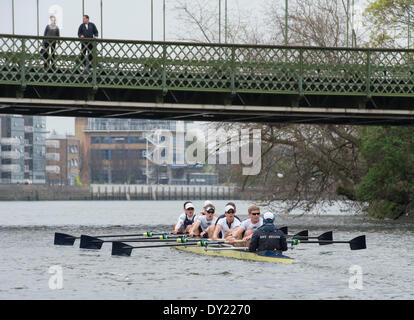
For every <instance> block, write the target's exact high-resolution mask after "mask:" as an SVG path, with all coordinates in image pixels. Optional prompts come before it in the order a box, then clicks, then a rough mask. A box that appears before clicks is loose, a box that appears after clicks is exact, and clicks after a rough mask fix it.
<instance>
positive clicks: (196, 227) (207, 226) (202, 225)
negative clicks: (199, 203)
mask: <svg viewBox="0 0 414 320" xmlns="http://www.w3.org/2000/svg"><path fill="white" fill-rule="evenodd" d="M203 210H204V212H205V214H204V215H200V216H198V217H197V218H196V221H195V222H194V223H193V227H192V229H191V231H190V237H194V236H196V237H198V236H199V237H201V238H211V237H212V236H213V233H214V228H215V224H216V221H217V217H215V207H214V205H213V204H207V206H204V208H203Z"/></svg>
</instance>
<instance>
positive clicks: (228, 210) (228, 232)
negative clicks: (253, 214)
mask: <svg viewBox="0 0 414 320" xmlns="http://www.w3.org/2000/svg"><path fill="white" fill-rule="evenodd" d="M224 211H225V212H224V217H223V218H219V219H218V221H217V223H216V227H215V229H214V234H213V237H212V239H213V240H218V239H219V237H220V238H222V239H226V240H228V239H234V238H233V231H234V230H235V228H237V227H239V226H240V224H241V222H240V220H238V219H235V218H234V217H235V214H236V210H235V208H234V207H233V206H232V205H227V206H226V207H225V208H224Z"/></svg>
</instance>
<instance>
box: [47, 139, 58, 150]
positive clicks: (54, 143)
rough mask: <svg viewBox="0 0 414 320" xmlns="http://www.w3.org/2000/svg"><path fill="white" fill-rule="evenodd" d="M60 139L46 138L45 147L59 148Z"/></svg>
mask: <svg viewBox="0 0 414 320" xmlns="http://www.w3.org/2000/svg"><path fill="white" fill-rule="evenodd" d="M59 147H60V141H59V140H46V148H56V149H57V148H59Z"/></svg>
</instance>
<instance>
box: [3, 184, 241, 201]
mask: <svg viewBox="0 0 414 320" xmlns="http://www.w3.org/2000/svg"><path fill="white" fill-rule="evenodd" d="M245 196H247V195H246V194H244V193H243V194H242V193H239V192H237V190H236V188H235V187H234V186H194V185H108V184H106V185H105V184H103V185H98V184H93V185H90V186H82V187H77V186H56V185H55V186H49V185H16V184H0V201H45V200H52V201H53V200H188V199H191V200H205V199H211V200H225V199H235V200H244V197H245ZM242 198H243V199H242ZM246 200H247V199H246Z"/></svg>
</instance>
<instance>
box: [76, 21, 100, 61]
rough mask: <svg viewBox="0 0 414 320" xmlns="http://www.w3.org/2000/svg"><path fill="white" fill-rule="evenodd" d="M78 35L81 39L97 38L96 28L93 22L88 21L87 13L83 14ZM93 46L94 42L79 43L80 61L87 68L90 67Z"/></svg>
mask: <svg viewBox="0 0 414 320" xmlns="http://www.w3.org/2000/svg"><path fill="white" fill-rule="evenodd" d="M78 37H79V38H81V39H84V38H90V39H96V38H98V28H96V26H95V24H94V23H92V22H89V16H88V15H87V14H85V15H84V16H83V23H82V24H81V25H80V26H79V29H78ZM93 46H94V44H93V43H92V42H82V44H81V61H82V62H83V64H84V65H85V67H88V68H89V69H90V68H91V67H92V52H93Z"/></svg>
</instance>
